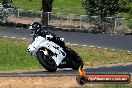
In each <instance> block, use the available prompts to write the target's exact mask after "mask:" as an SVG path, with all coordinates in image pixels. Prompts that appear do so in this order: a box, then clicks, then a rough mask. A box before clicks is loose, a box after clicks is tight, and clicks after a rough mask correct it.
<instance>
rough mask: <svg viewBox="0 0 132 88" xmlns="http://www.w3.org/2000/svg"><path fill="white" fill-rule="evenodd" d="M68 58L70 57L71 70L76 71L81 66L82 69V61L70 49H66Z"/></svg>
mask: <svg viewBox="0 0 132 88" xmlns="http://www.w3.org/2000/svg"><path fill="white" fill-rule="evenodd" d="M67 53H68V56H69V57H71V68H72V69H73V70H78V69H79V67H80V66H81V67H82V68H83V61H82V59H81V57H80V56H79V55H78V54H77V53H76V52H75V51H74V50H72V49H71V48H67Z"/></svg>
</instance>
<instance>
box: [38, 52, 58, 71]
mask: <svg viewBox="0 0 132 88" xmlns="http://www.w3.org/2000/svg"><path fill="white" fill-rule="evenodd" d="M37 59H38V61H39V63H40V64H41V65H42V66H43V67H44V68H45V69H46V70H48V71H49V72H55V71H56V70H57V65H56V63H55V61H54V59H53V58H52V57H51V56H49V55H45V54H44V53H43V51H40V50H39V51H38V52H37Z"/></svg>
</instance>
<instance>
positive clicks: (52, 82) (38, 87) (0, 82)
mask: <svg viewBox="0 0 132 88" xmlns="http://www.w3.org/2000/svg"><path fill="white" fill-rule="evenodd" d="M50 87H55V88H58V87H62V88H69V87H79V85H78V84H77V82H76V77H75V76H72V77H69V76H65V77H64V76H63V77H1V78H0V88H50Z"/></svg>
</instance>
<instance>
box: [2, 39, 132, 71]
mask: <svg viewBox="0 0 132 88" xmlns="http://www.w3.org/2000/svg"><path fill="white" fill-rule="evenodd" d="M28 44H29V41H27V40H18V39H9V38H1V37H0V70H24V69H41V68H42V66H41V65H40V64H39V63H38V61H37V59H36V58H35V57H34V56H31V55H30V53H28V52H27V50H26V49H27V47H28ZM69 47H71V48H72V49H74V50H75V51H76V52H77V53H79V54H80V56H81V57H82V59H83V60H84V61H85V66H86V65H87V66H97V65H104V64H111V63H121V62H131V61H132V53H128V52H125V51H112V50H104V49H96V48H89V47H81V46H69Z"/></svg>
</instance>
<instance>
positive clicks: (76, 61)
mask: <svg viewBox="0 0 132 88" xmlns="http://www.w3.org/2000/svg"><path fill="white" fill-rule="evenodd" d="M49 37H51V36H50V35H46V37H42V36H37V37H36V38H35V40H34V41H33V42H32V44H30V45H29V46H28V51H29V52H31V54H32V55H35V56H36V57H37V59H38V61H39V63H40V64H41V65H42V66H43V67H44V68H45V69H46V70H48V71H50V72H54V71H56V70H57V68H72V69H73V70H77V69H78V68H79V66H83V61H82V59H81V58H80V56H79V55H78V54H77V53H76V52H75V51H74V50H72V49H71V48H68V47H66V49H65V50H64V49H63V48H62V47H61V46H59V45H58V44H56V43H54V42H53V41H50V40H48V38H49ZM59 41H61V42H63V41H64V38H60V40H59Z"/></svg>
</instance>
